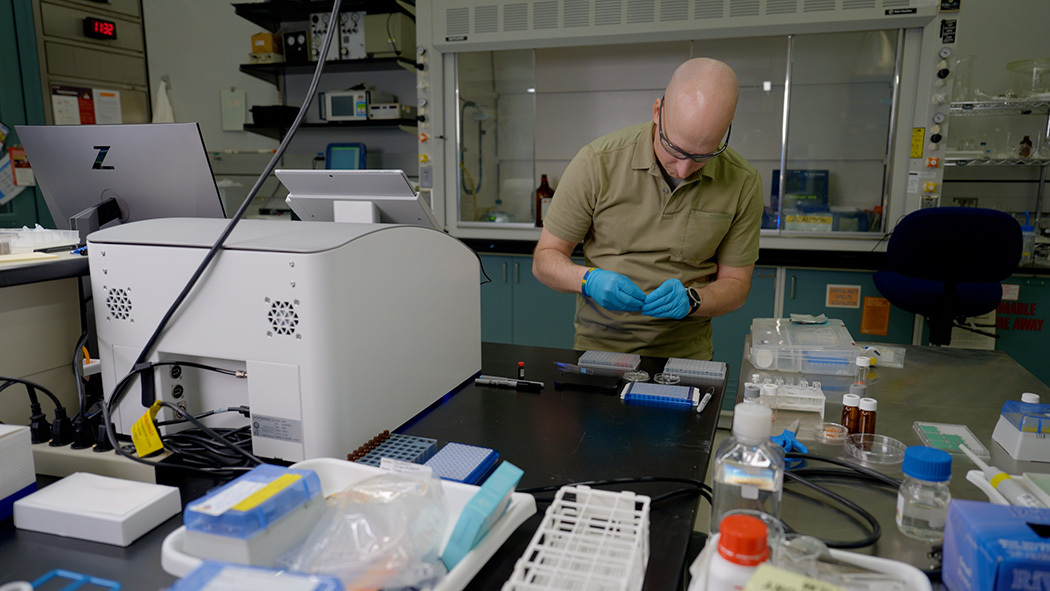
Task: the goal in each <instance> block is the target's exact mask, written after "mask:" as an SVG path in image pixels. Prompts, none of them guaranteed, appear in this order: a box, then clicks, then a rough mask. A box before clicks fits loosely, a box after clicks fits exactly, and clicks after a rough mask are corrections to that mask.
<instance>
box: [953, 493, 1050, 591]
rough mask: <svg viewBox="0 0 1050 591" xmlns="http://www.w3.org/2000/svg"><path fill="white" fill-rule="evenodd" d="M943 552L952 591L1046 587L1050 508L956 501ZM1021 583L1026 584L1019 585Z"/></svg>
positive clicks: (1049, 559) (1049, 563)
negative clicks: (1044, 583)
mask: <svg viewBox="0 0 1050 591" xmlns="http://www.w3.org/2000/svg"><path fill="white" fill-rule="evenodd" d="M943 552H944V566H943V568H942V571H941V576H942V577H943V580H944V584H945V586H946V587H947V588H949V589H951V590H952V591H987V590H989V589H994V590H997V591H998V590H1000V589H1001V590H1004V591H1005V590H1007V589H1037V588H1038V589H1044V588H1045V586H1044V585H1043V584H1042V583H1043V582H1045V581H1050V509H1033V508H1030V507H1015V506H1012V505H994V504H992V503H984V502H979V501H962V500H959V499H953V500H952V503H951V505H949V506H948V521H947V523H946V524H945V529H944V550H943ZM1018 582H1024V584H1023V585H1021V586H1014V585H1015V584H1017V583H1018Z"/></svg>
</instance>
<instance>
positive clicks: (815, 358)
mask: <svg viewBox="0 0 1050 591" xmlns="http://www.w3.org/2000/svg"><path fill="white" fill-rule="evenodd" d="M856 357H857V345H856V343H855V342H854V341H853V337H852V336H850V334H849V330H848V329H847V328H846V325H845V324H843V323H842V321H841V320H834V319H832V320H828V321H827V323H826V324H793V323H792V322H791V320H790V319H788V318H756V319H755V320H754V321H753V322H752V323H751V353H750V356H749V360H750V361H751V365H753V366H755V368H757V369H764V370H771V371H788V372H803V373H807V374H822V375H844V376H852V375H853V374H854V367H855V366H854V363H855V359H856Z"/></svg>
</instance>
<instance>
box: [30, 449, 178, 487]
mask: <svg viewBox="0 0 1050 591" xmlns="http://www.w3.org/2000/svg"><path fill="white" fill-rule="evenodd" d="M165 455H167V452H165ZM163 457H164V456H158V457H155V458H150V459H151V460H154V461H160V460H161V459H163ZM33 464H34V465H35V468H36V473H37V474H45V475H47V476H56V477H59V478H63V477H65V476H69V475H70V474H72V473H74V472H90V473H91V474H98V475H99V476H111V477H113V478H123V479H125V480H137V481H139V482H149V483H151V484H156V482H157V478H156V470H155V469H154V468H153V466H147V465H145V464H140V463H138V462H135V461H134V460H129V459H127V458H125V457H124V456H122V455H119V454H117V452H115V451H106V452H97V451H95V450H93V449H90V448H88V449H73V448H72V447H70V446H68V445H64V446H61V447H51V446H50V445H48V444H47V443H36V444H33Z"/></svg>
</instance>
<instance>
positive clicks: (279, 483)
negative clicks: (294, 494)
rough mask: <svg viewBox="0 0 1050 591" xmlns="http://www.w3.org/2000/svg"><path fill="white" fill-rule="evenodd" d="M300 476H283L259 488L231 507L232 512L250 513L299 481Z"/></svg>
mask: <svg viewBox="0 0 1050 591" xmlns="http://www.w3.org/2000/svg"><path fill="white" fill-rule="evenodd" d="M301 478H302V476H300V475H298V474H285V475H284V476H279V477H277V478H275V479H274V480H273V482H271V483H270V484H267V485H266V486H264V487H262V488H260V489H259V490H257V491H255V492H254V493H252V494H250V495H248V496H247V497H245V498H244V500H243V501H241V502H240V503H237V504H236V505H234V506H233V510H234V511H251V510H252V509H254V508H256V507H258V506H259V505H262V504H263V503H265V502H266V501H268V500H270V499H271V498H273V496H274V495H276V494H277V493H279V492H281V491H282V490H284V489H286V488H288V487H289V486H291V485H292V484H293V483H295V482H296V481H298V480H299V479H301Z"/></svg>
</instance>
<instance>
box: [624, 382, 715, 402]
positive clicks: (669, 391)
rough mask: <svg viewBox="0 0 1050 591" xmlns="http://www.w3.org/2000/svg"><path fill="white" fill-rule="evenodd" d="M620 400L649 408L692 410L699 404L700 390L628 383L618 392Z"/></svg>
mask: <svg viewBox="0 0 1050 591" xmlns="http://www.w3.org/2000/svg"><path fill="white" fill-rule="evenodd" d="M620 398H622V399H623V400H624V402H635V403H638V404H647V405H651V406H672V407H678V408H692V407H694V406H696V405H697V404H698V403H699V402H700V390H698V389H697V388H695V387H693V386H674V385H668V384H651V383H648V382H628V383H627V385H625V386H624V387H623V390H621V391H620Z"/></svg>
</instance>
